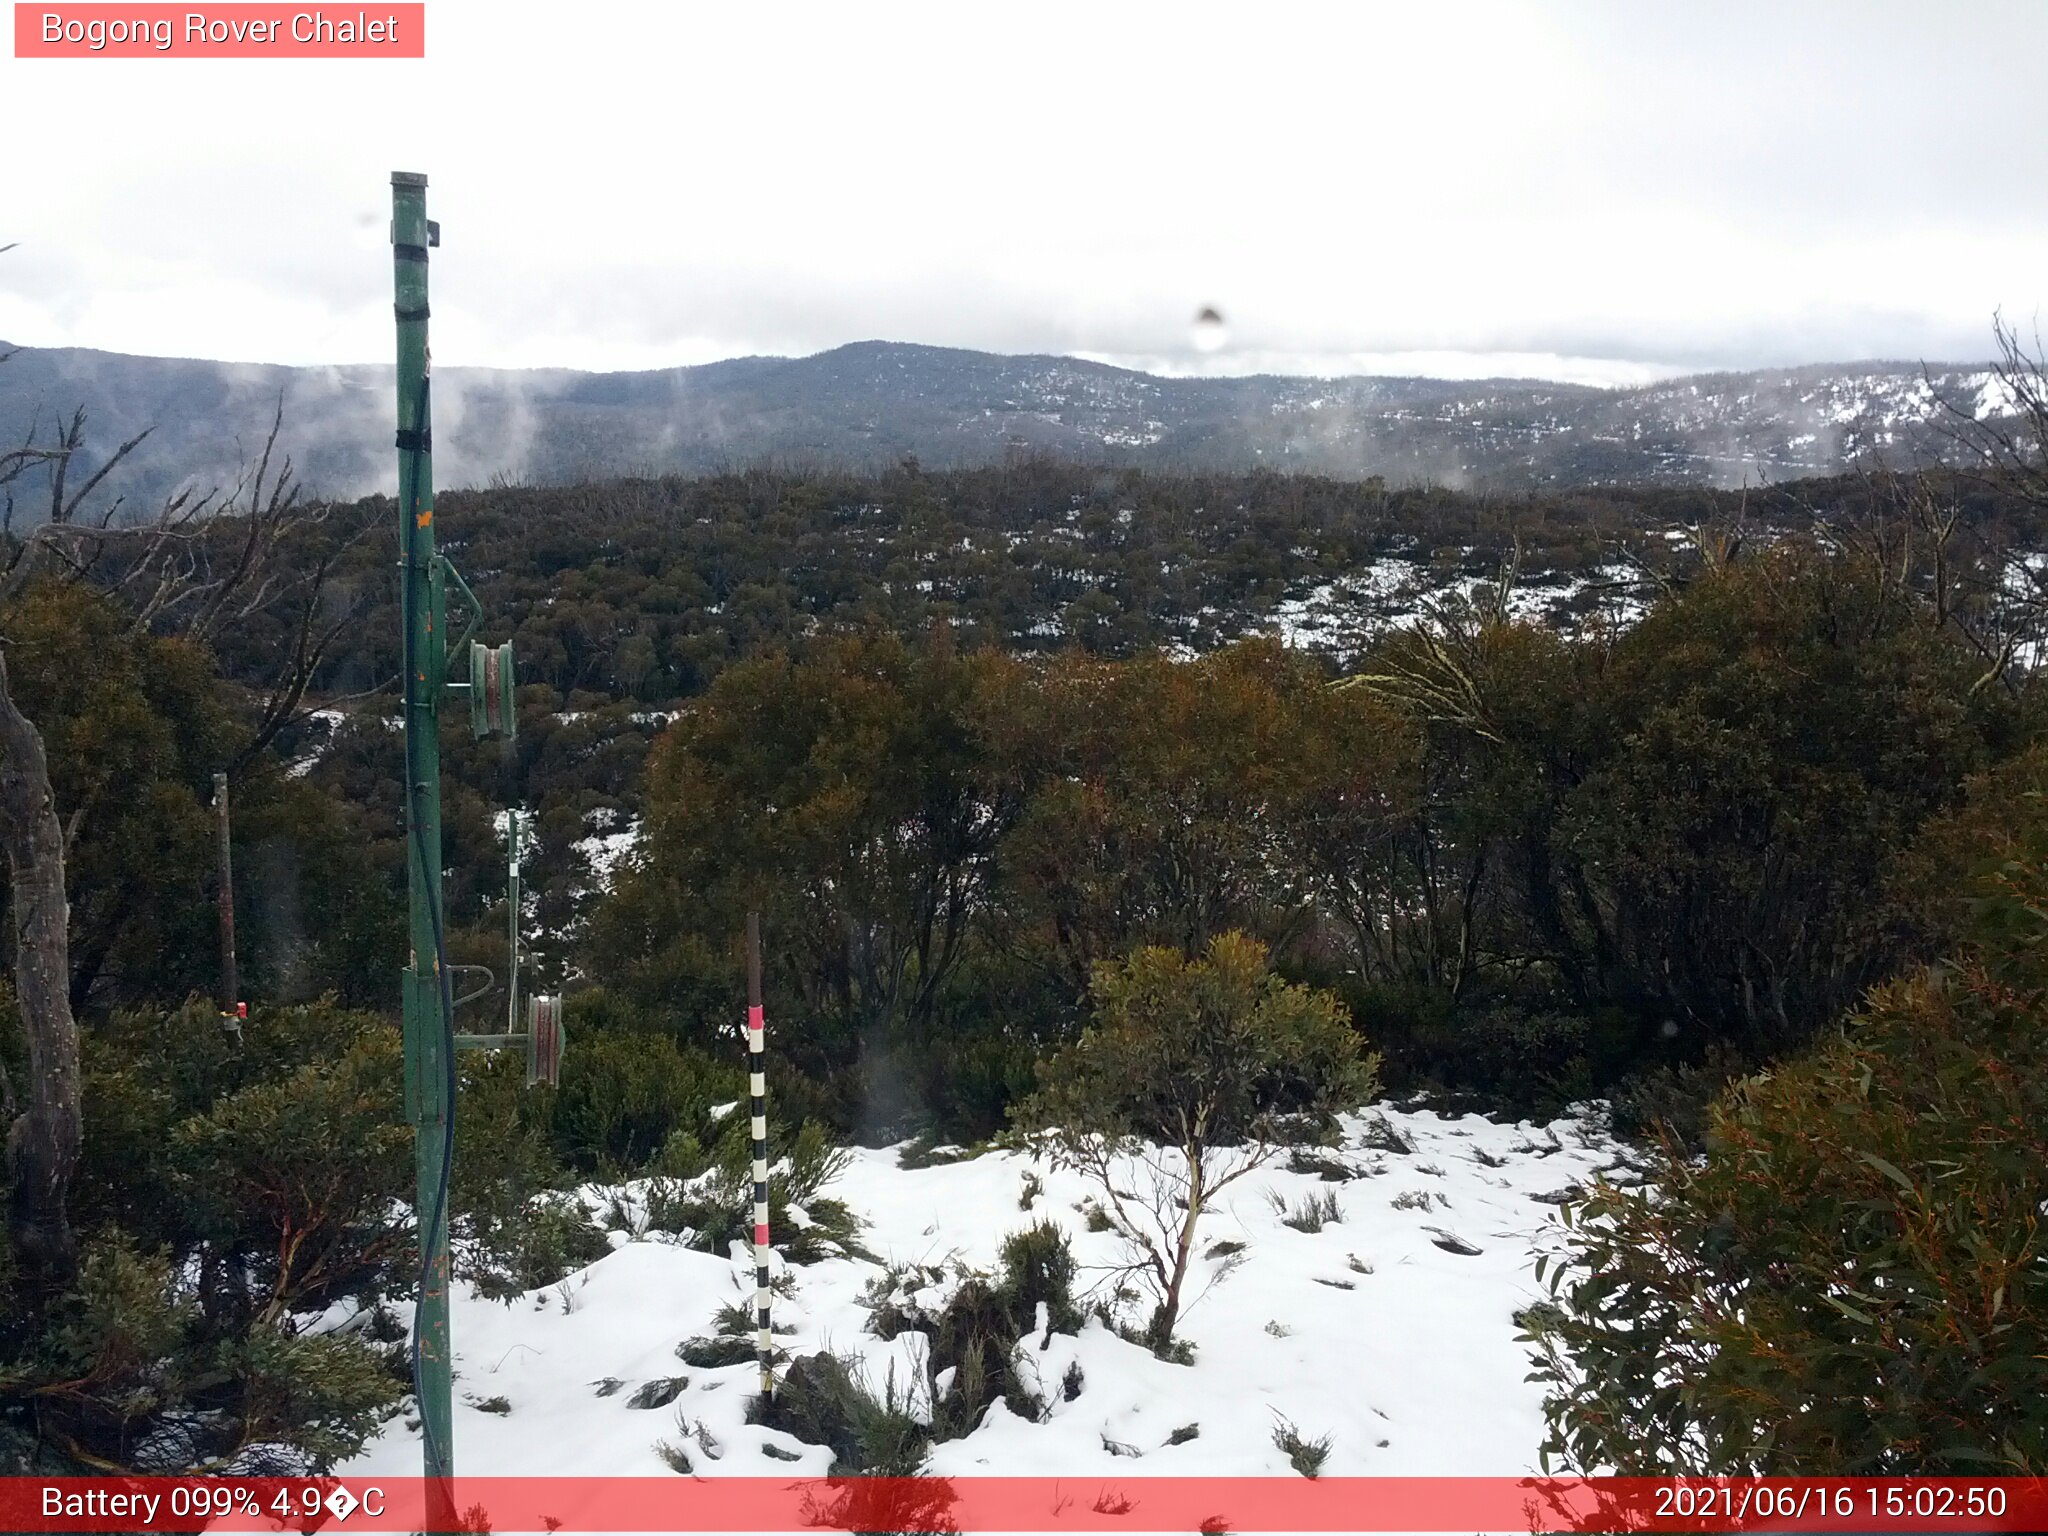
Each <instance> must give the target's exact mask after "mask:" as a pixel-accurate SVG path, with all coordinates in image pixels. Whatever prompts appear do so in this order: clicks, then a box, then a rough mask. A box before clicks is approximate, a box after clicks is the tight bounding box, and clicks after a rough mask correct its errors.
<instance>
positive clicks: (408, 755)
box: [400, 379, 455, 1464]
mask: <svg viewBox="0 0 2048 1536" xmlns="http://www.w3.org/2000/svg"><path fill="white" fill-rule="evenodd" d="M429 387H430V381H428V380H426V379H421V380H420V397H419V405H418V406H417V407H416V408H415V410H414V412H413V424H412V431H413V433H414V434H415V437H416V440H417V439H418V438H420V437H423V436H424V433H425V430H426V423H427V421H428V420H429V419H430V418H429V416H428V414H427V391H428V388H429ZM401 489H402V494H401V498H400V499H401V501H402V503H403V508H402V512H401V517H402V519H403V521H402V524H401V526H402V527H403V529H404V531H405V561H404V568H405V604H404V606H405V623H404V638H403V643H402V649H403V652H404V663H405V683H406V687H405V693H406V699H407V702H408V703H410V702H412V696H413V689H414V687H415V685H416V684H417V682H418V681H419V675H418V672H417V670H416V669H415V667H414V664H413V662H414V657H413V644H412V616H413V600H414V596H415V590H416V589H415V586H414V583H415V582H416V581H417V579H418V573H417V564H418V562H417V561H416V559H415V558H414V556H415V553H416V549H415V545H416V542H417V540H418V537H419V502H420V486H419V458H418V456H417V455H415V457H414V459H413V461H412V473H411V476H410V481H409V483H408V484H406V485H405V486H403V487H402V488H401ZM405 730H406V734H405V744H406V745H405V777H406V792H407V799H408V803H407V807H406V810H407V816H406V820H407V821H408V823H409V824H410V826H411V830H412V837H411V842H412V855H413V858H414V859H416V860H417V861H418V863H419V868H420V875H421V879H420V886H421V888H422V889H423V890H424V891H425V892H426V900H427V917H428V920H429V921H430V922H431V923H432V925H433V929H434V974H435V979H436V981H437V982H438V984H439V985H438V987H437V989H436V990H437V992H438V1001H439V1002H440V1005H441V1006H440V1014H441V1040H442V1052H443V1061H444V1062H445V1064H446V1068H447V1070H446V1072H445V1074H444V1079H445V1081H446V1083H447V1093H446V1096H445V1098H444V1101H443V1104H442V1113H441V1162H440V1170H439V1174H438V1177H437V1178H436V1179H435V1182H434V1203H433V1205H432V1207H431V1208H430V1209H431V1211H432V1216H431V1218H430V1219H429V1221H428V1222H427V1224H426V1225H424V1226H422V1227H421V1228H420V1279H419V1287H420V1289H419V1300H418V1302H417V1303H416V1304H415V1305H414V1307H413V1314H412V1390H413V1398H414V1400H415V1401H416V1402H417V1403H418V1404H419V1409H420V1430H421V1432H422V1435H423V1437H424V1438H425V1440H426V1445H427V1460H428V1462H429V1463H430V1464H438V1463H440V1462H441V1461H442V1460H443V1457H442V1455H440V1454H438V1453H439V1452H441V1450H442V1447H441V1446H440V1445H438V1444H437V1443H436V1441H435V1438H434V1424H433V1420H432V1418H431V1416H430V1415H429V1414H428V1412H427V1394H426V1390H425V1382H424V1380H423V1377H422V1373H421V1370H420V1321H421V1317H422V1314H423V1313H424V1312H425V1311H426V1301H427V1288H428V1286H429V1284H430V1283H431V1281H432V1279H433V1269H434V1254H433V1251H432V1250H431V1249H430V1247H429V1244H430V1242H431V1236H430V1234H432V1233H435V1232H438V1231H440V1230H441V1224H442V1222H443V1220H444V1219H445V1218H446V1216H447V1213H448V1170H449V1167H450V1166H451V1165H452V1164H453V1163H454V1161H455V996H454V983H453V980H452V979H451V977H450V975H449V970H448V941H447V934H446V933H445V931H444V929H443V926H442V917H441V898H440V892H439V890H438V889H437V888H436V885H435V881H434V878H433V876H434V874H435V870H434V865H433V861H432V860H430V859H429V858H428V857H427V839H426V830H425V828H424V826H423V825H422V822H423V820H424V818H423V817H422V816H421V814H420V807H419V797H420V796H421V795H422V794H423V793H424V792H425V790H426V784H425V782H424V781H423V780H420V779H418V778H416V777H415V765H414V762H413V721H412V718H411V716H410V714H408V716H407V718H406V722H405ZM417 968H418V957H417V956H415V957H414V969H415V970H417ZM415 1214H417V1213H415ZM450 1278H451V1283H452V1279H453V1276H452V1267H451V1276H450ZM451 1364H452V1362H451Z"/></svg>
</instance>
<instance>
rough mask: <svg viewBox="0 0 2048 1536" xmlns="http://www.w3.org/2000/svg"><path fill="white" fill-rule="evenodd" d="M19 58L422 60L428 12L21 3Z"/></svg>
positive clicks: (394, 7)
mask: <svg viewBox="0 0 2048 1536" xmlns="http://www.w3.org/2000/svg"><path fill="white" fill-rule="evenodd" d="M14 56H15V57H16V58H17V59H423V58H425V57H426V56H427V8H426V6H425V5H424V4H422V3H419V0H414V3H412V4H403V5H400V4H381V3H379V4H373V5H371V6H366V7H362V8H344V7H342V6H325V7H323V6H294V5H246V4H223V5H196V6H182V5H119V4H116V5H107V4H97V5H62V4H55V5H37V4H24V3H21V0H16V4H15V7H14Z"/></svg>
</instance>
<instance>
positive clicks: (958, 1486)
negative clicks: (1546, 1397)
mask: <svg viewBox="0 0 2048 1536" xmlns="http://www.w3.org/2000/svg"><path fill="white" fill-rule="evenodd" d="M432 1495H439V1497H438V1498H436V1499H434V1500H433V1502H430V1496H432ZM452 1517H460V1520H461V1525H462V1528H463V1529H468V1530H484V1529H488V1530H490V1531H492V1532H495V1533H497V1536H509V1533H511V1532H515V1531H535V1532H559V1531H569V1532H577V1531H735V1532H739V1531H746V1532H752V1531H803V1530H825V1531H831V1530H846V1531H961V1532H967V1531H1176V1532H1182V1533H1197V1532H1200V1533H1208V1536H1219V1533H1221V1532H1224V1531H1361V1532H1362V1531H1466V1532H1469V1531H1507V1532H1516V1533H1520V1532H1540V1531H1616V1530H1631V1531H1674V1532H1675V1531H1862V1532H1878V1531H1923V1532H1924V1531H1935V1530H1939V1531H1958V1532H1962V1531H2041V1530H2048V1478H1874V1479H1873V1478H1684V1479H1678V1478H1533V1477H1522V1478H1515V1477H1325V1478H1315V1479H1309V1478H1301V1477H1214V1478H1208V1477H1105V1476H1100V1475H1095V1476H1086V1477H1060V1478H1053V1477H956V1478H938V1477H925V1478H820V1477H791V1478H767V1477H686V1476H675V1477H616V1478H602V1477H587V1478H575V1477H495V1478H494V1477H474V1478H470V1477H464V1478H457V1479H455V1480H454V1481H453V1482H452V1483H451V1484H445V1485H429V1484H428V1483H427V1482H425V1481H424V1480H423V1479H420V1478H375V1477H348V1478H302V1479H250V1478H239V1479H238V1478H129V1479H121V1478H40V1479H39V1478H32V1477H13V1478H0V1529H5V1530H8V1531H110V1530H120V1531H138V1532H140V1531H200V1530H210V1531H279V1530H286V1531H316V1530H317V1531H328V1532H347V1531H377V1532H384V1531H389V1532H411V1531H420V1530H443V1531H445V1530H452V1529H455V1528H456V1520H455V1518H452Z"/></svg>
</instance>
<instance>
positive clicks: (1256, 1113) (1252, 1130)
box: [1017, 932, 1378, 1351]
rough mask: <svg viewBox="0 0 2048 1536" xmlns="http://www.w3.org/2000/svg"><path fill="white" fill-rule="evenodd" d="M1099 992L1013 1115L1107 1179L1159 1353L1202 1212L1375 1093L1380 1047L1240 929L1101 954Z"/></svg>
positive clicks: (1061, 1153) (1182, 1299) (1182, 1292)
mask: <svg viewBox="0 0 2048 1536" xmlns="http://www.w3.org/2000/svg"><path fill="white" fill-rule="evenodd" d="M1092 993H1093V1000H1094V1005H1095V1022H1094V1023H1093V1024H1092V1025H1091V1026H1090V1027H1089V1028H1088V1029H1086V1030H1085V1031H1084V1032H1083V1033H1082V1035H1081V1037H1080V1038H1079V1039H1078V1040H1076V1041H1075V1042H1074V1043H1073V1044H1072V1045H1070V1046H1068V1047H1067V1048H1066V1049H1064V1050H1062V1051H1060V1052H1059V1053H1058V1054H1057V1055H1055V1056H1054V1057H1053V1058H1052V1059H1051V1061H1049V1062H1048V1063H1047V1065H1046V1066H1045V1068H1044V1070H1043V1072H1042V1074H1041V1078H1040V1083H1041V1086H1040V1088H1039V1091H1038V1092H1037V1093H1036V1094H1035V1095H1033V1097H1032V1098H1030V1099H1029V1100H1027V1101H1026V1102H1025V1103H1024V1104H1023V1105H1022V1106H1020V1108H1019V1111H1018V1113H1017V1119H1018V1122H1019V1123H1020V1124H1022V1125H1024V1126H1027V1127H1029V1128H1031V1129H1033V1130H1038V1131H1042V1132H1044V1133H1045V1135H1046V1138H1047V1144H1048V1147H1049V1150H1050V1152H1051V1154H1052V1156H1053V1158H1054V1159H1055V1161H1056V1162H1058V1163H1059V1164H1060V1165H1061V1166H1064V1167H1069V1168H1073V1169H1077V1170H1079V1171H1080V1172H1082V1173H1083V1174H1085V1175H1087V1177H1088V1178H1089V1180H1090V1181H1091V1182H1092V1183H1093V1184H1095V1185H1096V1186H1097V1188H1099V1189H1100V1190H1101V1191H1102V1197H1103V1201H1104V1209H1105V1210H1106V1211H1107V1213H1108V1216H1109V1220H1110V1222H1111V1223H1112V1225H1113V1226H1114V1228H1115V1230H1116V1231H1117V1233H1118V1234H1119V1235H1120V1236H1121V1237H1122V1238H1123V1240H1124V1241H1125V1243H1126V1244H1127V1245H1128V1249H1129V1253H1130V1262H1129V1266H1128V1268H1129V1272H1130V1274H1131V1276H1132V1277H1134V1278H1135V1279H1136V1280H1137V1281H1138V1283H1139V1284H1140V1285H1142V1286H1143V1287H1144V1288H1145V1289H1146V1290H1147V1291H1149V1292H1150V1293H1151V1295H1152V1297H1153V1299H1154V1301H1155V1303H1156V1305H1155V1306H1154V1308H1153V1312H1152V1316H1151V1320H1150V1322H1149V1324H1148V1326H1147V1328H1146V1342H1147V1343H1148V1344H1150V1345H1151V1347H1152V1348H1153V1349H1154V1350H1155V1351H1160V1350H1164V1349H1166V1348H1167V1347H1168V1346H1169V1345H1170V1344H1171V1343H1172V1342H1173V1333H1174V1328H1175V1327H1176V1325H1177V1324H1178V1322H1179V1320H1180V1315H1181V1312H1182V1310H1183V1307H1184V1305H1185V1303H1186V1301H1187V1279H1188V1266H1189V1260H1190V1258H1191V1257H1192V1255H1193V1252H1194V1246H1195V1234H1196V1228H1197V1225H1198V1224H1199V1222H1200V1221H1201V1218H1202V1214H1203V1212H1204V1211H1206V1210H1207V1209H1208V1208H1209V1205H1210V1203H1211V1202H1212V1201H1213V1200H1214V1199H1215V1198H1216V1196H1217V1195H1218V1194H1219V1193H1220V1192H1221V1191H1222V1190H1224V1189H1225V1188H1227V1187H1228V1186H1230V1185H1231V1184H1233V1183H1235V1182H1236V1181H1237V1180H1239V1179H1241V1178H1243V1177H1244V1176H1245V1175H1246V1174H1248V1173H1251V1172H1252V1171H1253V1170H1255V1169H1257V1168H1259V1167H1261V1166H1262V1165H1264V1164H1265V1163H1266V1162H1267V1161H1268V1160H1269V1159H1271V1157H1272V1156H1273V1155H1274V1153H1276V1152H1277V1151H1279V1150H1280V1148H1282V1147H1284V1146H1286V1145H1288V1144H1289V1143H1290V1142H1291V1141H1295V1140H1298V1139H1301V1138H1303V1137H1305V1136H1309V1135H1312V1134H1314V1133H1316V1132H1317V1131H1318V1130H1319V1129H1321V1128H1323V1127H1325V1126H1327V1124H1328V1123H1329V1121H1330V1119H1331V1117H1332V1116H1333V1115H1335V1114H1336V1113H1337V1112H1338V1111H1340V1110H1343V1109H1347V1108H1351V1107H1354V1106H1356V1105H1357V1104H1359V1103H1361V1102H1363V1101H1364V1100H1365V1099H1366V1098H1368V1097H1370V1096H1371V1094H1372V1092H1373V1089H1374V1086H1375V1084H1376V1082H1377V1076H1378V1058H1377V1057H1376V1056H1370V1055H1368V1054H1367V1053H1366V1052H1365V1050H1364V1046H1363V1043H1362V1041H1361V1040H1360V1038H1359V1036H1358V1034H1357V1032H1356V1031H1355V1030H1354V1029H1353V1027H1352V1023H1351V1019H1350V1016H1349V1014H1348V1012H1347V1011H1346V1009H1345V1007H1344V1005H1343V1003H1342V1002H1341V1001H1340V1000H1339V999H1338V998H1337V997H1336V995H1335V994H1333V993H1330V992H1325V991H1318V990H1315V989H1313V988H1310V987H1306V986H1298V985H1292V984H1290V983H1288V982H1287V981H1285V980H1284V979H1283V978H1281V977H1279V976H1277V975H1275V974H1274V973H1273V971H1272V970H1271V968H1270V966H1269V964H1268V960H1267V953H1266V948H1265V946H1264V945H1262V944H1260V943H1259V942H1258V941H1256V940H1254V939H1251V938H1248V937H1246V936H1245V935H1244V934H1242V933H1237V932H1231V933H1225V934H1221V935H1219V936H1218V937H1216V938H1215V939H1213V940H1211V941H1210V943H1209V945H1208V947H1207V949H1206V950H1205V951H1204V952H1203V953H1202V954H1201V955H1200V956H1199V957H1198V958H1195V959H1189V958H1187V957H1186V956H1184V955H1183V954H1181V953H1180V952H1179V951H1178V950H1174V949H1168V948H1163V947H1146V948H1142V949H1138V950H1136V951H1134V952H1133V953H1132V954H1131V955H1130V957H1129V958H1128V959H1126V960H1123V961H1121V962H1114V961H1106V962H1103V963H1101V964H1099V965H1097V966H1096V968H1095V972H1094V979H1093V987H1092ZM1133 1185H1137V1186H1140V1187H1139V1188H1137V1189H1135V1190H1134V1189H1133V1187H1132V1186H1133Z"/></svg>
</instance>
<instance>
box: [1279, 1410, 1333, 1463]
mask: <svg viewBox="0 0 2048 1536" xmlns="http://www.w3.org/2000/svg"><path fill="white" fill-rule="evenodd" d="M1273 1416H1274V1417H1275V1418H1276V1419H1279V1420H1280V1422H1279V1423H1278V1424H1276V1425H1275V1426H1274V1427H1273V1444H1275V1445H1276V1446H1278V1447H1279V1448H1280V1449H1281V1450H1282V1451H1284V1452H1285V1453H1286V1455H1287V1464H1288V1465H1289V1466H1291V1467H1292V1468H1294V1470H1295V1471H1297V1472H1299V1473H1300V1474H1301V1475H1302V1476H1303V1477H1319V1476H1321V1475H1322V1470H1323V1463H1324V1462H1326V1461H1328V1460H1329V1459H1330V1437H1329V1436H1328V1435H1323V1436H1321V1437H1320V1438H1318V1439H1315V1440H1310V1439H1308V1438H1307V1437H1306V1436H1304V1435H1303V1434H1302V1432H1301V1431H1300V1430H1299V1429H1297V1428H1296V1427H1295V1425H1294V1421H1293V1420H1292V1419H1289V1418H1287V1417H1285V1416H1284V1415H1282V1414H1279V1413H1275V1414H1274V1415H1273Z"/></svg>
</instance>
